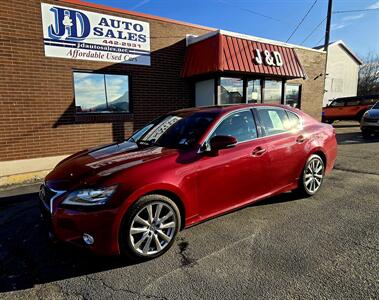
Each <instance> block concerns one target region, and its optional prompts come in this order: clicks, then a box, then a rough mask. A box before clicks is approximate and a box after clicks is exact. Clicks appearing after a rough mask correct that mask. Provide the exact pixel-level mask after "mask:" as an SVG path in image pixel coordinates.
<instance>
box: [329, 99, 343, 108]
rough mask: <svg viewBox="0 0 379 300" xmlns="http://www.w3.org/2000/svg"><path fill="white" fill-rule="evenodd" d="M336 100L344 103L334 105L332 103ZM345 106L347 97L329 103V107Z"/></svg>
mask: <svg viewBox="0 0 379 300" xmlns="http://www.w3.org/2000/svg"><path fill="white" fill-rule="evenodd" d="M335 102H343V105H338V106H333V105H332V104H333V103H335ZM345 106H346V100H345V99H334V100H333V101H332V102H331V103H330V105H329V107H345Z"/></svg>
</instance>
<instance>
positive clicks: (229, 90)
mask: <svg viewBox="0 0 379 300" xmlns="http://www.w3.org/2000/svg"><path fill="white" fill-rule="evenodd" d="M234 103H245V101H244V99H243V79H241V78H231V77H221V78H220V98H219V104H234Z"/></svg>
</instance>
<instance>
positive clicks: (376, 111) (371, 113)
mask: <svg viewBox="0 0 379 300" xmlns="http://www.w3.org/2000/svg"><path fill="white" fill-rule="evenodd" d="M361 131H362V135H363V137H364V138H369V137H370V136H371V135H372V134H374V133H379V101H378V102H376V104H375V105H374V106H373V107H372V108H371V109H369V110H368V111H366V112H365V113H364V115H363V118H362V120H361Z"/></svg>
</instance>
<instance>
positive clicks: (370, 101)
mask: <svg viewBox="0 0 379 300" xmlns="http://www.w3.org/2000/svg"><path fill="white" fill-rule="evenodd" d="M376 101H378V99H361V105H373V104H375V103H376Z"/></svg>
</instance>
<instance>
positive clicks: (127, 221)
mask: <svg viewBox="0 0 379 300" xmlns="http://www.w3.org/2000/svg"><path fill="white" fill-rule="evenodd" d="M180 225H181V216H180V212H179V209H178V206H177V205H176V204H175V202H174V201H172V200H171V199H170V198H168V197H166V196H163V195H159V194H152V195H146V196H143V197H141V198H140V199H138V200H137V201H136V202H135V203H134V204H133V205H132V207H131V208H130V209H129V210H128V212H127V213H126V215H125V216H124V218H123V221H122V222H121V228H120V251H121V255H122V256H124V257H126V258H129V259H131V260H137V261H144V260H149V259H153V258H156V257H158V256H160V255H162V254H163V253H165V252H166V251H167V250H169V249H170V247H171V246H172V244H173V243H174V241H175V237H176V235H177V233H178V231H179V228H180ZM166 226H169V227H166Z"/></svg>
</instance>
